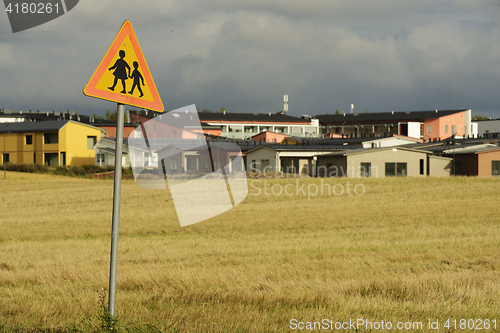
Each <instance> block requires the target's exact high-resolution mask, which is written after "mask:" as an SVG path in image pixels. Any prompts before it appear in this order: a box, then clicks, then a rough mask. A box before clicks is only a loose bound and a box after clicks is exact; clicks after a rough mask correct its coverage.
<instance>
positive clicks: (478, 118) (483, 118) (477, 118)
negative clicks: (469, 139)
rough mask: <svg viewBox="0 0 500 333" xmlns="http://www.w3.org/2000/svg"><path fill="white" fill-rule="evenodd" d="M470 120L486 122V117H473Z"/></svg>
mask: <svg viewBox="0 0 500 333" xmlns="http://www.w3.org/2000/svg"><path fill="white" fill-rule="evenodd" d="M472 120H488V117H483V116H474V118H472Z"/></svg>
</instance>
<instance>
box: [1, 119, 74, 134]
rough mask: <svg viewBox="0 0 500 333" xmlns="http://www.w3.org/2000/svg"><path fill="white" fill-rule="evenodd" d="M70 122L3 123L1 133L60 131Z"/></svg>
mask: <svg viewBox="0 0 500 333" xmlns="http://www.w3.org/2000/svg"><path fill="white" fill-rule="evenodd" d="M69 122H70V121H69V120H48V121H23V122H20V123H1V124H0V132H3V131H5V132H12V133H17V132H42V131H59V130H60V129H61V128H63V127H64V126H66V124H67V123H69Z"/></svg>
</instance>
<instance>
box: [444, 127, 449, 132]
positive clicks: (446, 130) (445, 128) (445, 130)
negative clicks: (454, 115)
mask: <svg viewBox="0 0 500 333" xmlns="http://www.w3.org/2000/svg"><path fill="white" fill-rule="evenodd" d="M444 132H445V133H448V125H444Z"/></svg>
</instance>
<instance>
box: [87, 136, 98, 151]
mask: <svg viewBox="0 0 500 333" xmlns="http://www.w3.org/2000/svg"><path fill="white" fill-rule="evenodd" d="M96 142H97V137H96V136H87V149H94V146H95V144H96Z"/></svg>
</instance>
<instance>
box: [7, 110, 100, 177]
mask: <svg viewBox="0 0 500 333" xmlns="http://www.w3.org/2000/svg"><path fill="white" fill-rule="evenodd" d="M105 134H106V132H105V131H104V130H103V129H101V128H98V127H95V126H91V125H86V124H82V123H79V122H76V121H72V120H56V121H40V122H36V121H35V122H29V121H28V122H20V123H2V124H0V149H1V148H3V147H5V150H4V152H3V156H4V158H3V160H4V161H6V162H10V163H26V164H28V163H37V164H47V165H49V166H51V167H55V166H59V165H60V166H64V165H83V164H94V160H95V152H94V145H95V144H96V143H97V141H99V139H100V138H101V137H102V136H104V135H105ZM4 145H5V146H4Z"/></svg>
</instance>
